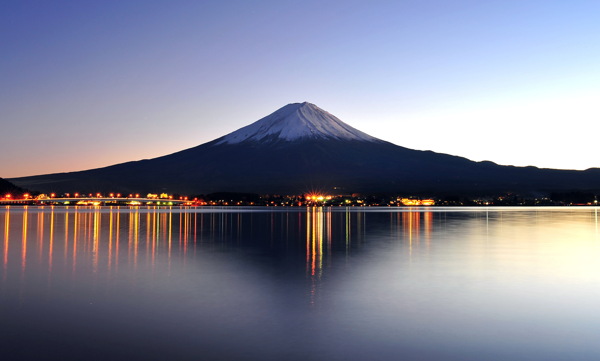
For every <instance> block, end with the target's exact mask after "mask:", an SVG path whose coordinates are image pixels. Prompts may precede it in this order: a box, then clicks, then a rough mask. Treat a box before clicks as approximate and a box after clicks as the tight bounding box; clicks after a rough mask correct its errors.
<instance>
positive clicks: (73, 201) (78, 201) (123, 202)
mask: <svg viewBox="0 0 600 361" xmlns="http://www.w3.org/2000/svg"><path fill="white" fill-rule="evenodd" d="M46 204H48V205H66V206H67V205H73V206H104V205H119V206H145V205H148V206H181V205H194V201H190V200H187V199H161V198H139V197H136V198H130V197H120V198H119V197H48V198H28V199H0V205H46Z"/></svg>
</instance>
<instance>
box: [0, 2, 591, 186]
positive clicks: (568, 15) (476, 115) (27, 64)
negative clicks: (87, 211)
mask: <svg viewBox="0 0 600 361" xmlns="http://www.w3.org/2000/svg"><path fill="white" fill-rule="evenodd" d="M598 14H600V2H599V1H595V0H589V1H581V0H572V1H564V0H560V1H554V0H543V1H542V0H539V1H530V0H519V1H513V0H498V1H496V0H486V1H480V0H476V1H475V0H474V1H467V0H464V1H461V0H455V1H441V0H395V1H377V0H374V1H354V0H345V1H322V0H321V1H312V0H304V1H295V0H273V1H247V0H246V1H211V0H205V1H178V0H171V1H151V0H147V1H106V0H104V1H93V0H90V1H61V0H53V1H28V0H4V1H2V2H1V4H0V54H1V55H0V177H3V178H10V177H19V176H28V175H37V174H47V173H55V172H67V171H77V170H84V169H91V168H97V167H102V166H108V165H112V164H116V163H121V162H126V161H131V160H139V159H148V158H153V157H157V156H161V155H166V154H170V153H173V152H176V151H179V150H183V149H186V148H190V147H193V146H196V145H199V144H202V143H205V142H208V141H211V140H213V139H215V138H218V137H220V136H222V135H225V134H227V133H230V132H232V131H235V130H237V129H239V128H241V127H243V126H245V125H248V124H250V123H252V122H254V121H256V120H258V119H260V118H262V117H264V116H266V115H268V114H270V113H272V112H273V111H275V110H277V109H278V108H280V107H282V106H284V105H286V104H289V103H296V102H304V101H308V102H311V103H314V104H316V105H317V106H319V107H320V108H322V109H324V110H326V111H328V112H330V113H332V114H333V115H335V116H337V117H338V118H340V119H341V120H342V121H344V122H346V123H348V124H350V125H351V126H353V127H355V128H357V129H360V130H361V131H363V132H366V133H368V134H370V135H372V136H375V137H378V138H380V139H383V140H387V141H389V142H392V143H394V144H397V145H401V146H404V147H408V148H412V149H419V150H433V151H436V152H441V153H447V154H452V155H459V156H462V157H466V158H469V159H472V160H476V161H482V160H490V161H493V162H496V163H498V164H503V165H517V166H529V165H533V166H537V167H545V168H560V169H586V168H590V167H600V157H598V156H597V149H596V148H597V147H596V146H595V143H597V138H598V130H597V129H598V126H597V125H596V124H598V121H600V66H598V64H600V41H599V40H600V39H599V38H598V34H600V22H599V21H598Z"/></svg>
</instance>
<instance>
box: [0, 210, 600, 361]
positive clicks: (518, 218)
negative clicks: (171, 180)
mask: <svg viewBox="0 0 600 361" xmlns="http://www.w3.org/2000/svg"><path fill="white" fill-rule="evenodd" d="M0 226H2V227H3V228H2V229H3V235H2V237H1V238H0V242H1V243H0V257H2V258H1V266H0V314H1V321H0V346H1V350H2V355H3V357H2V358H3V359H5V360H25V359H27V360H132V359H140V360H429V361H430V360H433V361H436V360H540V361H541V360H544V361H549V360H550V361H552V360H595V359H600V343H599V342H598V340H599V339H600V312H598V307H599V306H598V305H600V230H599V223H598V208H594V207H565V208H545V207H539V208H526V207H522V208H483V207H482V208H435V207H434V208H343V207H339V208H281V207H269V208H246V209H244V208H178V207H174V208H172V209H168V208H145V207H140V208H129V207H121V208H118V207H113V208H110V207H96V208H94V207H90V208H88V207H69V208H63V207H14V206H11V207H3V208H0Z"/></svg>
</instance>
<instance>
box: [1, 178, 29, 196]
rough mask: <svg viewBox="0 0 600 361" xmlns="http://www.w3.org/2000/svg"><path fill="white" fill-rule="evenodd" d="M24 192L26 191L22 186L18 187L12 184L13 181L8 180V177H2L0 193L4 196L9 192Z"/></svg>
mask: <svg viewBox="0 0 600 361" xmlns="http://www.w3.org/2000/svg"><path fill="white" fill-rule="evenodd" d="M24 192H25V191H24V190H23V189H22V188H20V187H17V186H16V185H14V184H12V183H11V182H9V181H7V180H6V179H3V178H0V195H2V196H3V195H5V194H7V193H10V194H21V193H24Z"/></svg>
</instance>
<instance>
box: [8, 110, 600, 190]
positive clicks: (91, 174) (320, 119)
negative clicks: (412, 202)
mask: <svg viewBox="0 0 600 361" xmlns="http://www.w3.org/2000/svg"><path fill="white" fill-rule="evenodd" d="M10 181H11V182H13V183H15V184H16V185H18V186H20V187H24V188H28V189H31V190H39V191H42V192H56V193H64V192H82V193H83V192H121V193H131V192H138V193H145V192H168V193H183V194H201V193H212V192H252V193H271V194H273V193H278V194H301V193H305V192H309V191H314V190H319V191H330V190H331V189H333V188H335V189H339V190H343V192H345V193H354V192H364V193H374V192H386V193H401V194H415V195H418V194H433V195H435V194H456V193H461V194H491V193H499V192H551V191H565V190H578V191H582V190H585V191H591V190H598V189H600V169H598V168H593V169H588V170H586V171H572V170H553V169H539V168H535V167H513V166H500V165H497V164H495V163H492V162H473V161H470V160H468V159H466V158H462V157H457V156H451V155H447V154H440V153H435V152H431V151H418V150H412V149H408V148H404V147H401V146H397V145H395V144H392V143H389V142H386V141H383V140H380V139H377V138H375V137H372V136H370V135H368V134H365V133H363V132H361V131H359V130H357V129H355V128H353V127H351V126H349V125H348V124H346V123H344V122H342V121H341V120H339V119H338V118H336V117H335V116H333V115H331V114H330V113H328V112H326V111H324V110H322V109H320V108H319V107H317V106H316V105H314V104H310V103H306V102H305V103H294V104H288V105H286V106H284V107H283V108H280V109H279V110H277V111H275V112H274V113H272V114H270V115H268V116H266V117H264V118H262V119H260V120H258V121H256V122H254V123H252V124H250V125H248V126H245V127H243V128H241V129H238V130H236V131H234V132H232V133H230V134H227V135H225V136H223V137H220V138H217V139H215V140H213V141H211V142H208V143H204V144H202V145H199V146H196V147H193V148H190V149H186V150H183V151H180V152H177V153H173V154H170V155H166V156H162V157H158V158H154V159H148V160H141V161H134V162H127V163H122V164H117V165H113V166H109V167H104V168H98V169H91V170H86V171H80V172H70V173H56V174H48V175H39V176H32V177H22V178H13V179H10Z"/></svg>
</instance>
